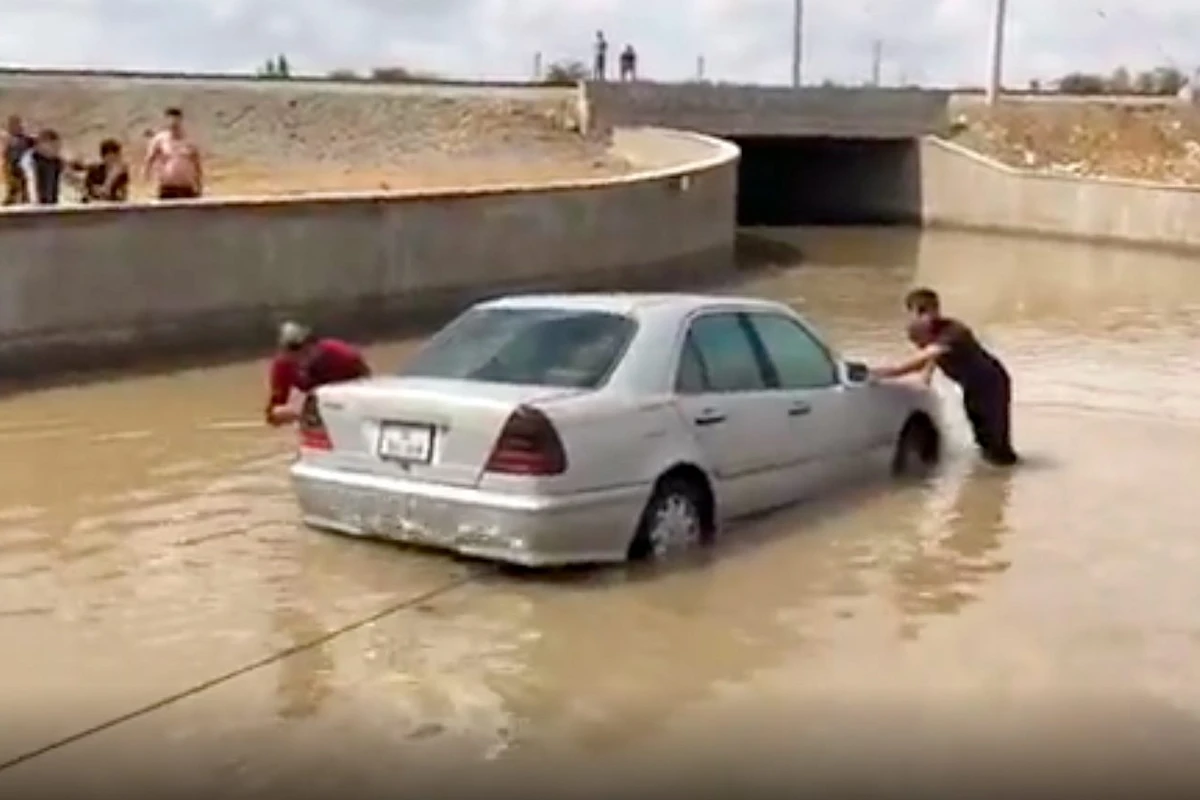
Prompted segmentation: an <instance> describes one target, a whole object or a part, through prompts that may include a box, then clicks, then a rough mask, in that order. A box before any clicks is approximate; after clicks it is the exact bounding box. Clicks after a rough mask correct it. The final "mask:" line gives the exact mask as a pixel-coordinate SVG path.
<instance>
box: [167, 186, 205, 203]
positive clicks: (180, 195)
mask: <svg viewBox="0 0 1200 800" xmlns="http://www.w3.org/2000/svg"><path fill="white" fill-rule="evenodd" d="M199 196H200V193H199V192H197V191H196V190H195V189H193V188H192V187H190V186H160V187H158V199H159V200H195V199H196V198H197V197H199Z"/></svg>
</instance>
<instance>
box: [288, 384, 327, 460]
mask: <svg viewBox="0 0 1200 800" xmlns="http://www.w3.org/2000/svg"><path fill="white" fill-rule="evenodd" d="M296 427H297V429H298V430H299V433H300V448H301V449H302V450H332V449H333V442H332V441H330V439H329V432H328V431H327V430H325V420H323V419H321V412H320V411H319V410H318V409H317V398H315V397H313V396H312V395H309V396H308V397H306V398H305V399H304V407H303V408H302V409H300V419H299V420H298V421H297V424H296Z"/></svg>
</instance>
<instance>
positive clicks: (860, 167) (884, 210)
mask: <svg viewBox="0 0 1200 800" xmlns="http://www.w3.org/2000/svg"><path fill="white" fill-rule="evenodd" d="M729 138H730V139H731V141H733V142H735V143H736V144H737V145H738V146H739V147H740V148H741V150H742V158H741V165H740V167H739V172H738V201H737V215H738V225H739V226H743V227H747V226H772V227H776V226H794V225H895V224H901V225H915V224H919V223H920V218H921V170H920V150H919V148H918V146H917V142H916V140H914V139H837V138H827V137H820V138H818V137H811V138H809V137H803V138H800V137H790V138H789V137H774V136H770V137H768V136H762V137H759V136H753V137H729Z"/></svg>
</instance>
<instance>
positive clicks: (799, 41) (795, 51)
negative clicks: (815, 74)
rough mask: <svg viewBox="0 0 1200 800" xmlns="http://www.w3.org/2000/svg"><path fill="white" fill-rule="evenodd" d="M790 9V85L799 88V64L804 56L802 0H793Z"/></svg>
mask: <svg viewBox="0 0 1200 800" xmlns="http://www.w3.org/2000/svg"><path fill="white" fill-rule="evenodd" d="M793 2H794V3H795V5H794V8H793V10H792V87H793V88H795V89H799V88H800V65H801V63H802V61H803V57H804V0H793Z"/></svg>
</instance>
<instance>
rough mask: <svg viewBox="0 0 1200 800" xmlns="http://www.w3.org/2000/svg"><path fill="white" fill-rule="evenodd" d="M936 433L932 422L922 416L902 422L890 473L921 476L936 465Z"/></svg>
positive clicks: (937, 454) (937, 458)
mask: <svg viewBox="0 0 1200 800" xmlns="http://www.w3.org/2000/svg"><path fill="white" fill-rule="evenodd" d="M939 449H940V448H939V443H938V434H937V430H936V429H934V427H933V423H931V422H930V421H929V420H927V419H925V418H924V417H913V418H911V419H909V421H908V422H906V423H905V424H904V428H903V429H902V430H901V431H900V438H899V439H898V440H897V441H896V452H895V455H894V456H893V457H892V474H893V475H896V476H898V477H923V476H925V475H928V474H929V472H930V471H931V470H932V469H933V468H934V467H936V466H937V464H938V460H939V456H940V452H939Z"/></svg>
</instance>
